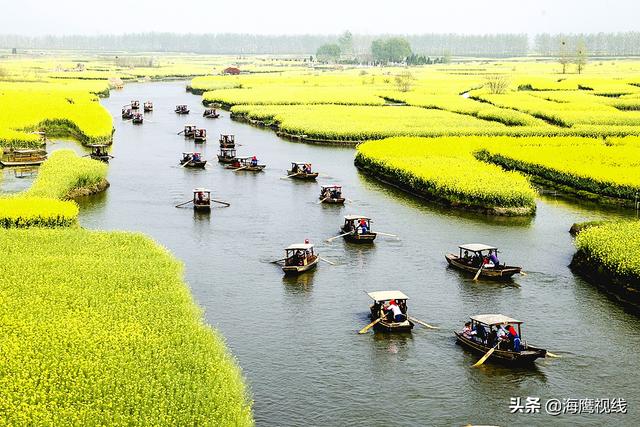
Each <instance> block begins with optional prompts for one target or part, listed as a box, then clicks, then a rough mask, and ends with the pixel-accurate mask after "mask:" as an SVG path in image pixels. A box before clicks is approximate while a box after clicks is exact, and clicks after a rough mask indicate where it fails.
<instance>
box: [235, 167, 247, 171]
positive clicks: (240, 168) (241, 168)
mask: <svg viewBox="0 0 640 427" xmlns="http://www.w3.org/2000/svg"><path fill="white" fill-rule="evenodd" d="M246 168H247V167H246V166H240V167H239V168H238V169H234V170H233V171H234V172H238V171H241V170H243V169H246Z"/></svg>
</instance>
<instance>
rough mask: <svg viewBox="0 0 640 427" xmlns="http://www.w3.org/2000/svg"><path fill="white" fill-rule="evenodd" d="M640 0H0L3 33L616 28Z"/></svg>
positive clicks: (635, 18) (632, 17) (634, 23)
mask: <svg viewBox="0 0 640 427" xmlns="http://www.w3.org/2000/svg"><path fill="white" fill-rule="evenodd" d="M639 18H640V0H438V1H431V0H424V1H418V0H413V1H409V0H385V1H380V0H313V1H308V0H307V1H305V0H263V1H255V0H226V1H220V0H178V1H168V0H127V1H122V0H105V1H91V0H59V1H56V0H0V33H3V34H24V35H27V34H28V35H44V34H56V35H59V34H119V33H125V32H147V31H167V32H177V33H187V32H192V33H224V32H242V33H257V34H308V33H323V34H330V33H332V34H334V33H339V32H342V31H344V30H346V29H349V30H351V32H353V33H366V34H379V33H401V34H409V33H411V34H416V33H418V34H419V33H432V32H433V33H449V32H456V33H473V34H478V33H499V32H518V33H520V32H526V33H538V32H600V31H603V32H616V31H637V30H640V22H639Z"/></svg>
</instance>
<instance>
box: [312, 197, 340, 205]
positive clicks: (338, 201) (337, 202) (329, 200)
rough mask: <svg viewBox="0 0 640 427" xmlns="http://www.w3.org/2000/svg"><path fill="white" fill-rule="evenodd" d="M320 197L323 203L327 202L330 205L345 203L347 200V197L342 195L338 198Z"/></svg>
mask: <svg viewBox="0 0 640 427" xmlns="http://www.w3.org/2000/svg"><path fill="white" fill-rule="evenodd" d="M318 199H320V200H321V201H322V203H326V204H328V205H344V201H345V199H344V198H342V197H339V198H337V199H331V198H329V199H325V198H322V197H318Z"/></svg>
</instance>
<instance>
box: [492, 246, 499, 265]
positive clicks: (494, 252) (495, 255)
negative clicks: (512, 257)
mask: <svg viewBox="0 0 640 427" xmlns="http://www.w3.org/2000/svg"><path fill="white" fill-rule="evenodd" d="M489 261H490V262H491V263H493V265H494V266H496V267H497V266H498V265H500V260H499V259H498V250H497V249H494V250H492V251H491V252H489Z"/></svg>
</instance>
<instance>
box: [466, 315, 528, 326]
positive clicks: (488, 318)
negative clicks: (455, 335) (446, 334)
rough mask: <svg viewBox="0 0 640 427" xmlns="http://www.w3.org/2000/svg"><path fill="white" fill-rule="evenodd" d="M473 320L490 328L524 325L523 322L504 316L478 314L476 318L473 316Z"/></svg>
mask: <svg viewBox="0 0 640 427" xmlns="http://www.w3.org/2000/svg"><path fill="white" fill-rule="evenodd" d="M471 320H475V321H476V322H478V323H483V324H485V325H489V326H496V325H501V324H503V323H517V324H520V323H522V322H521V321H519V320H516V319H512V318H511V317H508V316H505V315H504V314H477V315H475V316H471Z"/></svg>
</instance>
